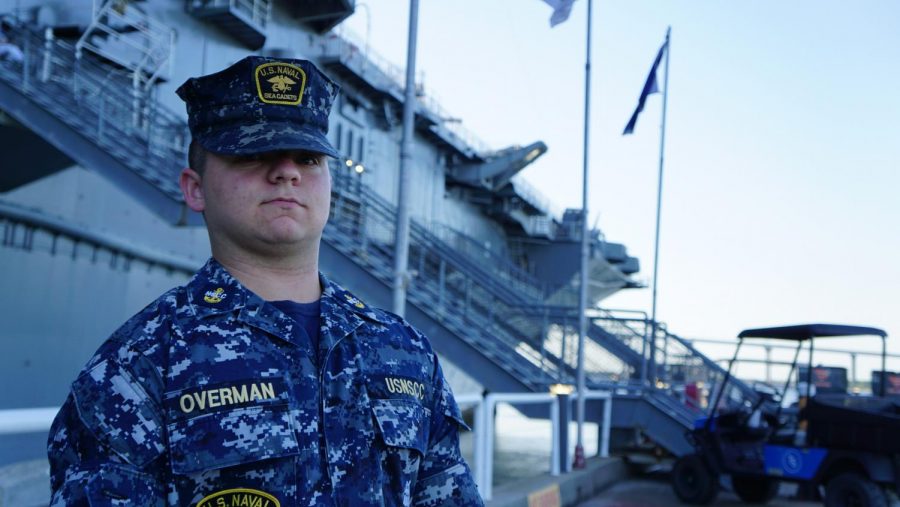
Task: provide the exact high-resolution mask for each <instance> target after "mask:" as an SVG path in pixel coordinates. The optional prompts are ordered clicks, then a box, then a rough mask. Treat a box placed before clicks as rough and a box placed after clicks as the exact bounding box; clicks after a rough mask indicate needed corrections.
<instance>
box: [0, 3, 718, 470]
mask: <svg viewBox="0 0 900 507" xmlns="http://www.w3.org/2000/svg"><path fill="white" fill-rule="evenodd" d="M355 8H356V5H355V2H354V1H353V0H305V1H301V0H67V1H65V2H62V1H49V0H0V17H2V26H3V30H4V32H5V34H6V36H7V37H8V39H9V41H10V43H12V44H14V45H15V47H17V48H18V49H19V50H20V51H21V55H20V57H18V56H19V55H13V57H9V58H6V59H5V60H3V61H0V153H2V158H0V165H2V170H0V228H2V231H3V236H2V238H3V239H2V242H0V275H2V283H0V308H2V310H0V312H2V314H0V319H2V326H0V338H2V340H3V341H2V343H3V344H4V349H3V350H4V353H3V354H2V356H0V383H2V385H4V386H5V388H4V389H2V390H0V411H2V412H0V413H3V414H9V413H10V412H8V411H11V410H18V409H28V408H41V407H46V408H53V407H58V406H59V405H60V404H61V403H62V401H63V399H64V397H65V395H66V392H67V389H68V384H69V382H71V380H72V379H73V378H74V376H75V375H76V373H77V372H78V370H79V369H80V367H81V366H82V365H83V364H84V362H85V361H86V360H87V359H88V358H89V357H90V355H91V354H92V353H93V351H94V350H95V349H96V347H97V346H98V345H99V344H100V343H101V342H102V341H103V340H104V339H105V338H106V337H107V336H108V335H109V334H110V332H111V331H113V330H114V329H115V328H116V327H117V326H118V325H119V324H120V323H121V322H123V321H124V320H125V319H126V318H127V317H128V316H130V315H131V314H133V313H134V312H136V311H137V310H139V309H140V308H142V307H143V306H144V305H145V304H147V303H148V302H149V301H152V300H153V299H154V298H155V297H157V296H158V295H159V294H160V293H162V292H164V291H165V290H167V289H168V288H170V287H171V286H174V285H177V284H181V283H183V282H185V281H186V280H187V279H188V278H189V277H190V275H191V274H192V272H193V271H194V270H195V269H196V268H197V267H199V266H200V265H202V263H203V262H204V261H205V260H206V258H207V257H208V256H209V250H208V246H207V237H206V231H205V230H204V228H203V223H202V218H201V217H200V216H199V215H197V214H195V213H193V212H190V211H189V210H188V209H187V208H186V206H185V205H184V202H183V201H182V199H181V194H180V191H179V188H178V186H177V174H178V172H179V171H180V170H181V168H182V167H184V166H185V164H186V149H187V144H188V142H189V133H188V130H187V123H186V115H185V112H184V107H183V104H182V103H181V102H180V100H179V99H178V98H177V97H176V95H175V93H174V90H175V88H176V87H177V86H178V85H180V84H181V83H182V82H183V81H184V80H185V79H186V78H188V77H190V76H196V75H200V74H203V73H209V72H212V71H215V70H218V69H221V68H224V67H225V66H227V65H229V64H231V63H233V62H235V61H237V60H238V59H240V58H242V57H244V56H246V55H247V54H261V55H269V56H276V57H296V58H306V59H309V60H312V61H314V62H315V63H316V64H317V65H318V66H319V67H320V68H322V69H323V70H324V71H325V72H326V73H328V74H329V75H330V76H332V77H333V78H334V79H335V80H336V81H338V82H339V84H340V85H341V90H342V91H341V94H340V97H339V99H338V101H337V102H336V104H335V107H334V110H333V113H332V116H331V126H330V132H329V137H330V140H331V142H332V144H333V145H334V146H335V147H336V148H337V150H338V151H339V152H340V154H341V156H340V158H338V159H335V160H333V161H332V167H331V169H332V174H333V181H334V185H333V186H334V188H333V195H332V214H331V218H330V221H329V225H328V226H327V228H326V230H325V235H324V241H323V246H322V255H321V264H322V269H323V271H324V272H325V273H327V274H328V275H329V276H330V277H331V278H333V279H335V280H336V281H338V282H339V283H341V284H342V285H344V286H346V287H348V288H349V289H351V290H352V291H354V292H356V293H358V294H359V295H360V296H361V297H363V298H364V299H366V300H368V301H369V302H370V303H372V304H375V305H377V306H381V307H386V308H390V306H391V284H392V276H393V275H392V270H393V257H394V253H393V244H394V229H395V214H396V207H397V185H398V183H397V181H398V167H399V163H400V139H401V113H402V109H403V101H404V86H403V80H402V76H403V71H402V69H401V68H400V67H399V66H397V65H394V64H391V63H388V62H385V61H383V60H381V59H378V58H376V57H374V56H373V55H371V54H369V52H368V51H364V50H363V48H362V47H361V45H360V43H359V42H356V41H353V40H351V38H350V37H349V36H341V35H339V34H338V33H337V31H336V27H339V26H340V24H341V23H342V21H343V20H345V19H346V18H347V17H349V16H350V15H352V14H353V12H354V10H355ZM417 88H418V87H417ZM417 96H418V100H417V102H418V104H419V106H418V108H417V111H416V114H415V128H414V132H415V135H414V140H413V149H412V152H413V154H414V156H413V161H412V166H411V168H410V169H411V171H412V177H411V184H412V191H411V192H410V194H411V195H412V201H411V203H410V210H411V214H412V226H411V238H410V253H409V261H410V268H411V269H412V270H413V271H414V272H415V276H414V277H413V278H412V280H411V282H410V285H409V288H408V306H407V318H408V319H409V320H410V321H411V322H412V323H413V324H415V325H416V326H417V327H419V328H420V329H422V330H423V331H424V332H425V333H426V334H427V335H428V336H429V337H430V339H431V340H432V342H433V343H434V345H435V348H436V349H437V350H438V351H439V353H440V354H441V356H442V358H443V360H444V361H445V363H446V364H447V366H445V369H446V370H448V372H449V376H450V378H451V382H452V383H453V384H454V386H455V390H456V391H457V392H458V393H459V392H481V391H489V392H547V391H548V389H549V387H550V386H552V385H555V384H567V385H572V384H574V383H575V365H576V358H577V347H576V344H577V334H578V331H577V323H578V312H577V301H578V299H577V288H578V273H579V262H580V241H581V223H582V222H581V221H582V220H583V217H582V216H581V213H580V210H572V209H570V210H565V211H563V212H558V211H556V210H555V208H554V206H553V205H552V203H550V202H549V201H548V200H547V199H546V198H544V197H543V196H541V194H540V193H539V192H538V191H536V190H535V189H534V188H532V187H531V186H529V185H528V184H527V182H526V181H525V180H523V179H522V178H521V177H520V176H519V173H520V172H521V171H522V170H523V169H524V168H526V167H528V166H529V164H531V163H533V162H534V161H535V160H537V159H538V158H539V157H541V155H542V154H544V153H545V151H546V150H547V146H546V145H545V144H544V143H543V142H542V141H540V140H538V139H523V140H522V141H521V144H519V145H515V146H503V147H488V146H486V145H485V144H484V143H482V142H480V141H479V140H478V138H477V137H476V136H475V135H474V134H473V133H471V132H468V131H466V130H465V129H464V128H462V126H461V125H460V124H458V123H454V122H448V121H447V119H448V118H450V117H451V115H450V114H449V113H447V112H446V111H444V110H443V109H442V106H441V105H440V104H439V103H438V102H437V101H435V100H433V99H431V98H430V96H429V95H428V94H427V93H425V91H424V88H422V89H417ZM590 234H591V235H590V245H591V256H590V261H589V303H590V308H591V310H590V311H591V314H590V317H591V319H590V326H589V332H588V336H587V340H586V344H585V358H586V359H585V366H586V371H587V384H588V387H589V388H591V389H612V390H613V392H614V393H615V402H614V404H613V406H614V409H613V414H612V423H611V424H612V426H613V428H614V430H616V431H618V434H619V435H621V436H622V437H623V438H624V437H625V436H628V435H633V434H635V433H637V432H636V431H635V430H636V429H637V430H640V432H642V433H643V434H644V435H645V436H647V437H649V438H650V439H652V441H654V442H656V443H657V444H658V445H660V446H661V447H662V448H665V449H667V450H669V451H671V452H673V453H675V454H679V453H682V452H685V451H686V449H688V444H687V442H685V440H684V436H683V434H684V429H685V428H687V427H688V426H689V425H690V423H691V420H692V419H693V417H694V415H695V414H696V410H697V408H696V407H692V406H691V403H688V402H689V401H690V400H687V402H686V398H685V396H686V395H685V390H684V386H685V385H688V384H692V385H695V386H696V385H700V386H702V385H704V384H705V385H706V386H710V385H714V384H715V382H716V381H717V380H718V379H720V378H721V375H722V371H721V369H720V368H719V367H718V366H717V365H716V364H715V363H713V362H712V361H710V360H708V359H707V358H705V357H704V356H702V355H701V354H699V353H698V352H697V351H696V350H694V349H693V347H691V346H690V345H689V344H688V343H687V342H686V341H685V340H682V339H681V338H679V337H678V336H676V335H674V334H672V333H670V332H668V331H667V330H666V329H665V327H664V326H661V325H659V326H651V325H650V323H649V321H648V319H647V316H646V315H645V314H642V313H641V312H610V311H605V310H602V309H601V307H600V305H599V304H600V302H601V301H602V300H603V299H604V298H605V297H607V296H609V295H611V294H613V293H615V292H616V291H620V290H628V289H633V288H637V287H640V286H641V284H640V283H639V282H638V281H637V280H636V279H635V278H634V275H635V274H636V273H637V272H638V270H639V263H638V259H636V258H634V257H632V256H629V255H628V252H627V249H626V247H625V246H624V245H622V244H618V243H615V242H614V241H611V240H608V239H607V238H606V237H605V235H604V234H603V232H602V231H600V230H596V229H594V230H591V232H590ZM654 330H655V334H653V332H654ZM454 365H455V366H454ZM599 407H600V404H597V405H596V406H595V405H594V404H593V403H588V411H587V416H586V417H587V420H588V421H593V422H600V421H602V414H601V410H600V409H599ZM522 411H523V412H524V413H525V414H527V415H529V416H534V417H544V418H545V417H547V415H546V409H545V408H543V409H540V410H539V409H537V408H535V409H529V408H528V407H522ZM45 439H46V432H45V431H31V432H28V433H21V432H19V433H7V434H3V435H0V466H3V465H9V464H11V463H16V462H20V461H25V460H33V459H41V458H42V457H43V456H44V454H45V450H44V449H45Z"/></svg>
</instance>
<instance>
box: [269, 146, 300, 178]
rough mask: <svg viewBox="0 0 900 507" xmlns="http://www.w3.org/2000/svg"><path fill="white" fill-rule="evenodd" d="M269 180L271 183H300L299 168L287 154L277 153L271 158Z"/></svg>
mask: <svg viewBox="0 0 900 507" xmlns="http://www.w3.org/2000/svg"><path fill="white" fill-rule="evenodd" d="M269 181H271V182H272V183H282V182H287V183H290V184H292V185H297V184H299V183H300V168H299V167H298V166H297V163H296V162H294V159H293V158H291V156H290V155H289V154H287V153H284V154H279V155H278V156H277V157H275V158H274V159H273V160H272V168H271V170H270V171H269Z"/></svg>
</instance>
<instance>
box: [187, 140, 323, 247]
mask: <svg viewBox="0 0 900 507" xmlns="http://www.w3.org/2000/svg"><path fill="white" fill-rule="evenodd" d="M191 173H192V174H193V176H192V175H191ZM194 177H196V180H195V181H194V184H192V181H191V180H192V178H194ZM186 179H187V181H185V180H186ZM182 189H183V191H184V193H185V200H186V201H187V203H188V205H189V206H190V207H191V209H193V210H194V211H200V212H203V213H204V215H205V217H206V226H207V229H208V230H209V234H210V238H211V240H212V242H213V246H214V248H215V247H216V246H217V245H218V246H224V247H228V248H236V249H237V250H238V251H243V252H246V253H255V254H262V255H272V254H275V255H286V254H290V253H296V252H298V251H303V250H306V249H308V248H310V247H317V245H318V242H319V240H320V239H321V236H322V230H323V229H324V228H325V222H326V221H327V219H328V212H329V204H330V198H331V175H330V173H329V171H328V164H327V160H326V157H325V156H324V155H321V154H317V153H310V152H306V151H277V152H268V153H262V154H259V155H253V156H231V155H217V154H214V153H207V156H206V164H205V168H204V170H203V174H202V176H200V175H197V173H195V172H193V171H191V170H190V169H186V170H185V171H184V172H183V174H182Z"/></svg>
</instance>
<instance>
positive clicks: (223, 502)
mask: <svg viewBox="0 0 900 507" xmlns="http://www.w3.org/2000/svg"><path fill="white" fill-rule="evenodd" d="M243 506H246V507H281V503H280V502H279V501H278V499H277V498H275V497H274V496H273V495H270V494H269V493H266V492H265V491H260V490H258V489H250V488H235V489H225V490H222V491H217V492H215V493H213V494H211V495H209V496H206V497H204V498H203V499H202V500H200V501H199V502H197V505H196V506H195V507H243Z"/></svg>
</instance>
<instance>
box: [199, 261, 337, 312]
mask: <svg viewBox="0 0 900 507" xmlns="http://www.w3.org/2000/svg"><path fill="white" fill-rule="evenodd" d="M213 257H214V258H215V259H216V260H217V261H218V262H219V264H221V265H222V266H224V267H225V269H226V270H228V273H230V274H231V276H233V277H235V278H237V279H238V281H239V282H241V285H243V286H244V287H246V288H248V289H250V290H251V291H253V292H254V293H256V294H257V295H259V296H260V297H261V298H263V299H265V300H266V301H281V300H290V301H297V302H299V303H311V302H313V301H316V300H317V299H319V297H320V296H321V295H322V287H321V285H320V283H319V269H318V262H317V259H316V260H314V261H312V262H287V261H284V260H281V261H279V262H265V261H260V260H259V259H252V260H248V259H244V258H241V257H235V256H225V255H218V254H217V253H216V252H213Z"/></svg>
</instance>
